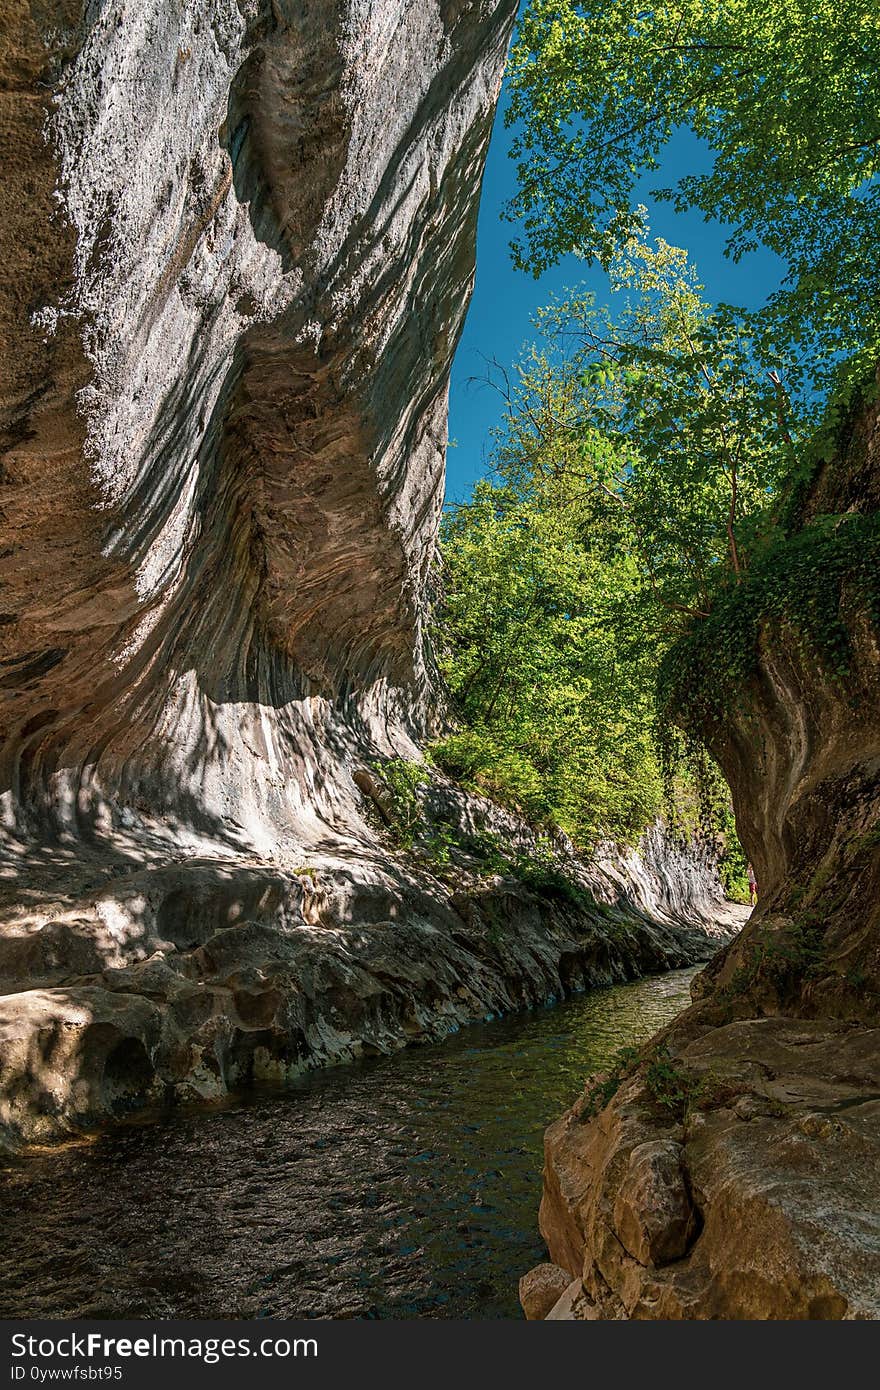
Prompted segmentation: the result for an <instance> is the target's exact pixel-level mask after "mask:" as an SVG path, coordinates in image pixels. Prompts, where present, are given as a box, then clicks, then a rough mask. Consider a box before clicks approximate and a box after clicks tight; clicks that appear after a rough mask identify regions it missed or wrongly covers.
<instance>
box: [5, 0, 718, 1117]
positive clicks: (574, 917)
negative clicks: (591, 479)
mask: <svg viewBox="0 0 880 1390" xmlns="http://www.w3.org/2000/svg"><path fill="white" fill-rule="evenodd" d="M515 8H516V6H515V0H419V3H412V2H411V0H210V3H209V2H208V0H176V2H175V3H174V4H171V3H169V0H143V3H138V4H137V5H131V4H130V3H127V0H107V3H104V4H102V5H100V6H98V5H90V6H88V7H82V6H80V5H79V4H78V3H76V0H46V3H43V4H39V5H38V4H27V3H24V0H3V21H4V22H3V24H2V36H3V37H2V39H0V62H2V71H3V82H2V90H0V101H2V105H3V111H4V117H3V119H4V130H5V132H6V133H7V135H8V137H9V138H8V140H7V141H6V149H7V152H8V159H7V164H6V167H5V170H4V182H3V193H2V197H3V200H4V201H3V217H2V218H0V234H2V235H3V238H4V266H5V273H4V277H3V283H2V285H0V296H2V335H3V336H2V353H3V361H4V364H5V366H4V377H3V385H2V396H0V431H2V456H0V642H2V654H0V732H2V748H0V989H2V991H3V996H2V999H0V1092H2V1099H0V1133H2V1136H3V1138H4V1140H5V1141H6V1142H10V1143H15V1142H19V1141H21V1140H22V1139H33V1138H48V1137H51V1136H52V1135H55V1134H58V1133H64V1132H66V1131H67V1130H69V1129H70V1128H71V1127H76V1126H81V1125H83V1124H90V1123H93V1122H95V1121H96V1120H100V1119H102V1118H106V1117H107V1116H108V1115H113V1114H117V1113H119V1112H121V1111H124V1110H125V1109H127V1108H129V1107H131V1106H133V1105H144V1104H147V1103H151V1104H152V1103H159V1102H160V1101H161V1100H163V1099H167V1098H192V1097H198V1096H203V1097H215V1096H218V1095H222V1094H224V1093H225V1092H226V1091H227V1090H228V1089H229V1088H230V1087H233V1086H239V1085H243V1084H247V1083H248V1082H251V1081H253V1080H258V1079H269V1080H271V1079H273V1078H274V1079H280V1078H283V1077H284V1076H286V1075H288V1074H290V1072H291V1071H292V1070H297V1069H300V1068H301V1067H303V1066H308V1065H317V1064H320V1063H322V1062H325V1061H328V1060H335V1059H340V1058H345V1057H350V1056H352V1055H357V1054H358V1053H360V1052H363V1051H364V1050H369V1049H387V1048H389V1047H392V1046H398V1045H400V1044H402V1043H403V1042H405V1041H407V1040H408V1039H412V1038H416V1037H422V1036H424V1037H437V1036H441V1035H442V1034H443V1033H444V1032H446V1031H448V1030H449V1029H450V1028H452V1027H455V1026H457V1025H458V1024H459V1023H460V1022H461V1021H463V1020H467V1019H472V1018H478V1017H483V1016H485V1015H486V1014H488V1013H497V1012H499V1011H501V1010H506V1009H509V1008H512V1007H516V1006H519V1005H522V1004H528V1003H534V1002H538V1001H539V1000H543V999H545V998H547V997H548V996H550V995H558V994H559V993H560V992H563V991H565V990H568V989H573V988H580V987H582V986H583V985H585V984H588V983H593V982H596V981H600V980H602V981H604V980H611V979H622V978H627V977H629V976H631V975H632V974H634V973H637V972H640V971H643V970H645V969H660V968H665V967H667V966H669V965H678V964H683V963H686V962H689V961H691V960H694V959H698V958H704V957H705V956H706V955H707V954H708V953H709V951H710V950H711V949H712V946H713V944H715V943H716V942H717V940H718V936H717V935H716V936H714V937H713V935H712V932H711V930H708V931H707V930H705V929H704V927H703V926H700V925H699V924H700V923H701V922H703V923H704V924H705V923H708V924H709V927H710V928H711V926H712V923H713V922H714V920H715V919H716V918H718V917H722V916H723V909H721V908H719V904H718V901H717V883H714V884H713V882H712V876H711V872H709V871H708V870H707V866H706V864H705V863H703V862H701V861H699V860H698V859H695V858H694V856H693V855H692V854H685V855H684V857H683V858H681V859H680V860H679V861H678V867H679V868H682V869H683V877H681V879H680V881H679V882H677V883H676V884H673V882H672V877H671V876H670V870H669V868H668V865H666V864H665V863H664V862H662V857H661V858H658V845H657V843H656V842H655V841H652V840H649V841H648V842H646V844H645V846H644V847H643V853H642V855H641V856H639V857H637V858H636V859H630V860H628V861H627V862H618V861H617V860H616V859H615V858H614V856H613V855H606V856H605V857H604V860H602V861H600V862H599V863H598V864H597V865H594V866H593V867H592V868H591V869H590V870H589V871H588V872H587V871H585V872H587V878H588V879H589V883H588V884H587V887H588V888H590V889H591V891H592V890H593V889H594V890H595V894H596V895H597V896H598V899H599V900H600V903H604V904H605V905H606V907H608V906H611V907H613V908H615V911H614V912H612V915H611V918H609V917H608V915H607V912H606V913H605V915H603V913H602V911H601V910H600V908H596V909H589V910H588V909H585V908H584V907H583V906H578V905H573V904H572V903H570V902H569V903H566V902H565V901H557V902H555V903H553V902H551V901H549V900H547V899H546V896H545V898H544V899H542V898H541V897H540V895H536V894H535V893H534V892H529V891H527V890H526V889H525V888H523V887H522V885H521V884H518V883H517V882H516V881H515V880H510V879H509V878H505V876H504V875H503V874H502V875H500V876H496V877H495V879H492V878H491V876H487V875H486V874H485V873H484V872H481V870H480V865H479V864H475V863H468V862H467V861H465V862H464V863H463V864H462V865H461V866H460V870H461V872H460V881H459V882H458V884H457V885H452V884H450V883H449V882H447V881H444V880H443V878H442V877H438V876H437V874H436V873H434V872H432V870H431V868H430V866H426V865H425V864H424V863H422V864H421V865H419V864H418V863H417V862H415V861H414V860H412V858H411V857H410V858H407V856H406V855H403V854H399V853H396V852H395V851H394V850H393V847H392V846H391V845H390V843H389V840H388V836H387V833H385V832H384V831H383V830H382V828H381V826H378V825H377V824H376V822H375V818H374V817H373V815H372V811H371V807H370V804H369V798H365V797H364V796H363V794H362V791H361V790H359V788H358V786H357V784H356V781H355V776H354V774H355V773H356V772H357V770H358V769H359V768H364V767H365V766H369V765H370V764H371V763H373V762H375V761H376V760H377V759H378V760H381V759H382V758H388V757H392V756H395V757H400V756H402V757H405V758H412V757H416V756H418V747H419V744H420V742H421V741H422V740H423V739H424V737H425V736H426V734H427V733H429V732H430V725H431V720H432V718H433V715H432V713H431V711H432V708H433V707H434V705H435V703H436V702H435V700H434V697H433V676H432V668H431V662H430V656H429V654H428V651H427V647H426V642H425V634H424V631H423V623H424V614H425V586H426V580H427V576H428V573H429V570H430V567H431V564H432V560H433V553H434V545H435V538H436V530H437V522H438V517H439V512H440V507H441V502H442V486H443V457H444V451H445V444H446V398H447V386H448V376H449V365H450V361H451V358H452V354H453V352H454V349H455V346H456V343H457V340H458V337H459V333H460V330H461V326H462V321H463V316H464V313H465V310H466V306H467V302H468V298H469V294H470V289H471V284H472V279H473V272H474V240H475V226H476V213H477V202H478V197H479V188H480V180H481V177H482V169H483V161H484V158H485V153H486V148H487V143H488V140H489V134H490V130H491V124H492V119H493V113H494V107H495V101H496V98H497V94H498V88H499V83H500V79H501V72H502V67H503V63H504V58H505V52H506V47H507V42H508V38H509V34H510V29H511V25H512V22H513V15H514V10H515ZM490 814H491V813H490V812H489V811H486V810H485V809H484V810H482V811H481V810H480V809H479V807H477V808H476V810H475V809H474V807H473V806H470V807H469V806H468V804H467V802H466V799H464V800H463V801H461V804H460V806H459V808H458V815H459V822H460V824H461V825H462V827H464V828H465V829H466V826H467V824H469V823H470V822H471V821H472V820H473V817H474V816H475V815H476V816H478V817H479V816H482V817H483V819H484V820H485V818H486V816H487V815H490ZM505 833H506V835H507V838H508V840H510V839H511V838H512V839H516V838H517V836H520V835H521V834H524V833H525V832H524V831H523V830H522V827H519V828H517V827H515V826H508V827H507V830H506V832H505ZM591 885H592V887H591ZM713 893H714V894H715V895H716V896H715V897H713V896H712V894H713ZM707 895H708V896H707ZM694 922H696V923H697V926H696V927H694V926H693V925H692V923H694ZM728 925H729V924H728ZM721 930H722V934H723V931H724V930H725V928H722V929H721Z"/></svg>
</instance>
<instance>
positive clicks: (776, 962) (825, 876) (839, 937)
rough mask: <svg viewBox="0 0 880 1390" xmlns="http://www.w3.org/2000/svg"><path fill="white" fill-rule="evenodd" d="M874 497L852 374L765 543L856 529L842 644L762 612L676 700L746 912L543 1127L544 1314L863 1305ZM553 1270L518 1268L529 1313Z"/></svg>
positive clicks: (840, 591)
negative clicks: (687, 696) (708, 684)
mask: <svg viewBox="0 0 880 1390" xmlns="http://www.w3.org/2000/svg"><path fill="white" fill-rule="evenodd" d="M878 505H880V414H878V406H877V393H876V392H875V391H874V390H873V389H870V385H869V389H867V390H866V391H865V393H864V395H863V396H861V397H859V398H857V399H856V400H855V401H854V403H853V405H852V407H851V410H850V412H849V416H848V418H847V419H846V420H845V422H844V424H843V426H842V428H841V430H840V434H839V438H838V444H837V450H836V453H835V454H834V457H833V458H831V459H830V460H829V461H828V462H827V463H825V464H823V465H822V466H821V468H820V469H819V471H818V473H817V475H816V477H815V478H814V480H813V482H812V484H811V486H810V487H809V489H808V490H807V493H806V496H805V498H804V499H803V501H802V503H801V505H800V508H799V516H798V518H797V524H796V526H795V528H794V531H793V533H792V535H791V537H790V540H789V543H788V544H789V546H791V547H795V546H798V545H800V544H801V543H802V541H803V536H804V531H805V530H806V528H808V527H810V526H811V525H814V524H815V523H816V521H817V519H818V518H829V517H831V518H834V519H835V525H836V527H837V528H838V530H839V531H840V532H841V535H842V536H843V537H845V535H846V528H847V527H852V526H859V527H860V528H861V529H860V530H859V532H858V535H859V542H858V544H857V545H854V546H852V547H850V548H849V550H846V549H844V551H842V552H840V553H842V554H843V555H844V558H845V560H846V563H845V564H842V565H841V566H840V568H839V572H836V580H835V571H833V570H829V575H828V578H829V579H830V580H834V581H835V582H836V583H837V586H838V587H837V603H836V605H835V613H836V616H837V618H838V620H839V624H840V629H839V630H840V631H841V632H842V633H843V634H844V636H845V641H844V642H843V645H842V650H843V653H844V655H845V659H841V647H840V644H838V647H837V649H836V651H835V654H834V655H833V656H831V655H830V654H829V653H827V652H826V653H825V654H824V655H823V654H822V652H821V651H817V648H816V646H815V644H814V643H811V642H809V641H805V640H804V628H803V619H801V622H800V623H799V621H798V615H797V614H796V613H794V612H792V613H791V615H790V616H788V618H787V620H786V621H781V622H780V621H776V622H775V623H771V622H769V621H767V622H764V623H763V624H762V626H761V630H760V633H759V642H758V649H757V654H756V662H755V667H754V670H753V672H752V674H751V675H750V677H749V679H748V680H747V681H745V682H743V684H742V686H741V688H740V689H739V690H738V691H737V692H736V697H735V698H734V699H731V700H730V701H729V703H728V707H727V710H726V712H725V714H724V716H723V717H720V718H715V719H710V720H705V719H704V720H703V721H702V723H699V724H698V723H696V722H695V716H694V712H693V710H692V709H690V710H689V708H688V704H687V701H686V700H685V701H684V702H683V704H682V707H681V710H680V715H681V718H682V720H683V722H685V723H689V724H690V727H691V729H695V728H696V729H698V731H699V732H700V733H701V734H702V736H703V737H704V738H705V739H706V740H707V742H708V743H709V745H710V747H711V749H712V751H713V753H714V754H715V756H716V757H717V759H718V761H719V762H720V764H721V766H722V767H723V769H724V771H725V773H726V775H727V778H728V780H729V782H730V785H731V787H732V789H733V798H734V805H735V809H736V815H737V825H738V829H739V832H740V837H741V839H742V841H743V844H744V846H745V848H746V851H747V852H748V854H749V855H750V857H751V859H752V862H753V863H754V865H755V867H756V870H757V875H758V880H759V885H760V890H761V892H760V900H759V906H758V909H757V911H756V912H755V914H754V915H753V917H752V919H751V921H750V923H749V925H748V926H747V928H746V929H745V930H744V931H743V933H742V935H741V936H740V937H739V938H738V939H737V940H736V941H735V942H734V943H733V944H731V945H730V946H729V947H728V948H727V949H726V950H725V951H723V952H722V953H720V954H719V955H718V956H717V957H716V958H715V959H714V960H713V961H712V963H711V964H710V965H709V966H708V968H707V969H706V970H705V971H704V972H703V973H702V974H701V975H699V976H697V977H696V980H695V983H694V997H695V1003H694V1006H693V1007H692V1008H691V1009H690V1010H688V1011H687V1012H686V1013H685V1014H684V1015H682V1017H681V1018H680V1019H679V1020H678V1021H676V1023H675V1024H674V1025H673V1026H672V1028H671V1029H669V1030H668V1031H667V1033H666V1034H665V1035H664V1036H661V1037H660V1038H657V1039H655V1040H654V1041H653V1042H652V1043H651V1044H649V1045H648V1047H647V1048H646V1050H645V1052H644V1054H643V1056H642V1058H641V1060H640V1062H639V1063H638V1064H637V1065H634V1066H631V1067H629V1068H628V1069H625V1070H624V1072H623V1073H622V1074H621V1075H618V1076H615V1077H614V1078H612V1079H611V1081H610V1089H611V1090H612V1091H613V1090H614V1087H615V1085H617V1086H618V1087H619V1089H617V1092H616V1094H615V1095H614V1098H613V1099H612V1100H611V1102H610V1104H609V1105H608V1106H607V1107H606V1108H605V1109H601V1106H600V1100H601V1095H600V1093H599V1092H598V1091H597V1090H595V1089H593V1090H589V1089H588V1092H587V1093H586V1094H585V1096H584V1098H583V1099H582V1100H581V1101H580V1102H579V1103H578V1105H577V1106H575V1108H574V1109H573V1110H572V1111H571V1112H570V1113H569V1114H568V1115H566V1116H564V1117H563V1118H562V1119H561V1120H559V1121H558V1122H557V1123H556V1124H555V1125H553V1126H552V1127H551V1128H550V1130H548V1132H547V1136H546V1163H545V1170H544V1196H543V1201H542V1205H541V1218H540V1219H541V1229H542V1231H543V1232H544V1235H545V1238H546V1240H547V1244H548V1248H549V1251H550V1254H551V1258H552V1260H553V1261H554V1263H555V1264H556V1265H558V1266H559V1267H561V1268H562V1269H563V1270H564V1271H566V1272H567V1273H568V1275H569V1278H570V1280H571V1283H570V1285H569V1288H568V1289H567V1290H566V1293H565V1295H564V1297H563V1298H561V1299H560V1300H559V1302H558V1303H557V1304H556V1305H554V1310H553V1312H552V1313H551V1314H550V1316H553V1317H555V1318H574V1319H578V1318H584V1319H595V1318H600V1317H634V1318H762V1319H763V1318H804V1319H818V1318H834V1319H839V1318H846V1319H852V1318H858V1319H864V1318H870V1319H876V1318H878V1317H880V1240H878V1230H880V1213H878V1199H877V1193H878V1190H880V891H878V890H880V641H878V633H880V606H878V603H877V573H878V572H877V568H876V558H875V555H876V544H877V542H876V536H877V530H876V525H877V522H878V520H880V518H878ZM822 524H823V525H824V524H826V523H824V522H823V523H822ZM872 537H873V539H872ZM780 563H781V564H784V563H787V558H786V556H785V555H784V554H783V555H782V556H781V557H780ZM814 563H815V561H814ZM823 617H824V618H825V619H826V620H827V614H825V613H824V611H823ZM559 1277H560V1276H559V1274H558V1271H556V1272H552V1271H547V1270H545V1271H542V1273H540V1274H538V1273H534V1274H533V1275H532V1276H530V1278H529V1279H528V1280H527V1281H525V1282H524V1285H523V1297H524V1300H525V1301H526V1305H527V1306H528V1307H532V1308H533V1309H538V1310H539V1312H538V1314H537V1315H539V1316H540V1315H541V1312H543V1311H544V1308H543V1304H542V1303H541V1300H540V1297H539V1293H540V1290H541V1289H547V1288H557V1287H558V1281H559ZM554 1280H555V1281H556V1282H555V1283H554Z"/></svg>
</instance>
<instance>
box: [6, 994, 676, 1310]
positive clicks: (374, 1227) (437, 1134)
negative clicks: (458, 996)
mask: <svg viewBox="0 0 880 1390" xmlns="http://www.w3.org/2000/svg"><path fill="white" fill-rule="evenodd" d="M693 973H694V972H693V971H692V970H687V971H676V972H675V973H674V974H671V975H664V976H661V977H659V978H654V979H650V980H642V981H640V982H639V983H637V984H633V985H625V986H620V987H617V988H613V989H603V990H594V991H592V992H591V993H589V994H585V995H582V996H580V997H579V998H577V999H573V1000H570V1001H568V1002H567V1003H564V1004H561V1005H558V1006H557V1007H555V1008H545V1009H539V1010H533V1011H531V1012H529V1013H522V1014H518V1015H514V1016H512V1017H510V1018H507V1019H502V1020H500V1021H497V1022H494V1023H488V1024H478V1025H475V1026H473V1027H470V1028H466V1029H463V1030H462V1031H461V1032H460V1033H459V1034H457V1035H456V1036H455V1037H454V1038H451V1039H450V1040H449V1041H448V1042H446V1043H445V1044H443V1046H441V1047H424V1048H412V1049H409V1050H408V1051H406V1052H402V1053H398V1054H397V1055H396V1056H393V1057H388V1058H381V1059H378V1060H373V1061H369V1062H364V1063H362V1064H360V1065H358V1066H351V1067H339V1068H335V1069H333V1070H330V1071H324V1072H319V1073H315V1074H313V1075H312V1076H310V1077H308V1078H305V1079H304V1080H303V1081H301V1082H300V1083H299V1084H298V1085H297V1086H296V1087H295V1089H293V1090H292V1091H287V1092H285V1094H284V1095H283V1096H281V1095H279V1094H277V1093H276V1094H271V1095H268V1096H267V1095H262V1096H258V1097H255V1098H251V1099H250V1100H249V1101H248V1102H246V1103H242V1104H238V1105H235V1106H230V1107H228V1108H224V1109H222V1110H220V1109H218V1110H210V1111H207V1112H206V1111H204V1110H201V1111H198V1112H183V1111H177V1112H172V1113H171V1114H170V1115H169V1116H168V1118H167V1119H165V1120H163V1121H161V1122H159V1123H158V1124H151V1125H149V1126H147V1125H142V1126H130V1127H126V1128H124V1129H121V1130H118V1131H117V1132H116V1133H114V1134H112V1135H107V1136H105V1137H103V1138H101V1139H98V1140H97V1141H95V1142H93V1143H90V1144H81V1145H70V1146H68V1147H66V1148H63V1149H59V1150H56V1151H55V1152H52V1153H44V1154H41V1155H38V1156H36V1157H30V1158H28V1159H27V1160H23V1159H22V1160H19V1159H16V1160H13V1161H12V1162H11V1163H7V1164H6V1166H5V1167H4V1168H2V1169H0V1316H3V1317H61V1316H67V1317H85V1316H89V1317H124V1316H131V1317H173V1316H177V1317H257V1316H262V1317H355V1318H384V1317H441V1318H442V1317H481V1318H515V1317H519V1316H520V1313H519V1307H518V1304H517V1299H516V1285H517V1280H518V1278H519V1276H520V1275H521V1274H523V1273H524V1272H525V1271H526V1270H527V1269H529V1268H530V1267H531V1266H532V1265H534V1264H536V1263H538V1261H539V1260H541V1259H544V1258H546V1255H545V1252H544V1248H543V1244H542V1242H541V1238H540V1236H539V1235H538V1231H537V1211H538V1202H539V1200H540V1195H541V1153H542V1133H543V1130H544V1128H545V1126H546V1125H547V1124H548V1123H549V1122H550V1121H551V1120H553V1119H555V1118H556V1116H557V1115H559V1114H560V1113H561V1111H562V1110H564V1109H565V1108H566V1107H567V1106H568V1105H570V1104H571V1102H572V1101H573V1100H574V1099H575V1097H576V1096H577V1095H578V1094H579V1093H580V1091H581V1089H582V1086H583V1082H584V1078H585V1077H586V1076H587V1075H588V1074H589V1073H590V1072H592V1071H595V1070H597V1069H598V1068H600V1067H602V1066H603V1064H604V1063H605V1062H606V1061H607V1059H608V1058H609V1056H610V1055H611V1054H612V1053H613V1052H614V1051H615V1050H616V1049H617V1048H618V1047H621V1046H623V1045H624V1044H627V1043H633V1042H638V1041H641V1040H642V1039H644V1038H646V1037H647V1036H648V1035H649V1034H650V1033H652V1032H653V1031H654V1030H655V1029H656V1028H658V1027H659V1026H660V1025H661V1024H663V1023H666V1022H667V1021H668V1020H669V1019H670V1018H671V1017H672V1016H673V1015H674V1014H675V1013H677V1012H678V1011H679V1009H681V1008H682V1007H683V1006H684V1005H685V1003H686V1002H687V1000H688V985H689V982H690V979H691V977H692V975H693Z"/></svg>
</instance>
